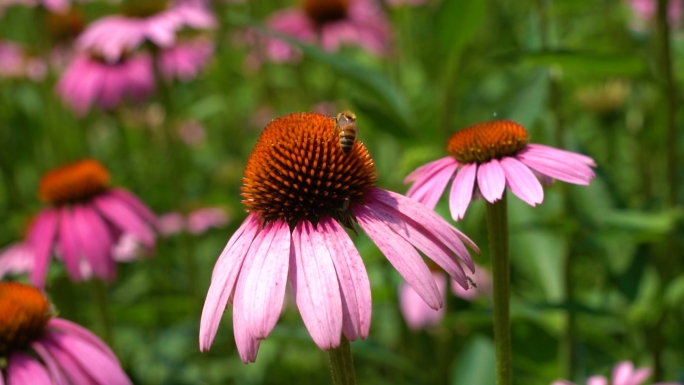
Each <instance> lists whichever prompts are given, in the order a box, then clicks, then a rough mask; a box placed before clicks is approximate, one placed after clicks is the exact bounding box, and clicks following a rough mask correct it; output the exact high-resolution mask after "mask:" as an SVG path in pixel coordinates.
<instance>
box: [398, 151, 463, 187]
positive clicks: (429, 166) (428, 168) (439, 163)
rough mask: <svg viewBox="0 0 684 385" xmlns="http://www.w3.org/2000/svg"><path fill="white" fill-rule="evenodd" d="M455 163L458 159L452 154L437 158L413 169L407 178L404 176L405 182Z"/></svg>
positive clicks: (421, 177)
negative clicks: (451, 155)
mask: <svg viewBox="0 0 684 385" xmlns="http://www.w3.org/2000/svg"><path fill="white" fill-rule="evenodd" d="M454 163H456V160H454V158H452V157H450V156H447V157H445V158H441V159H437V160H435V161H432V162H429V163H425V164H424V165H422V166H420V167H418V168H417V169H415V170H413V171H412V172H411V173H410V174H408V175H407V176H406V178H404V184H407V183H411V182H415V181H418V180H421V179H423V178H425V175H426V174H430V173H432V171H433V170H434V169H441V168H443V167H445V166H446V165H449V164H454Z"/></svg>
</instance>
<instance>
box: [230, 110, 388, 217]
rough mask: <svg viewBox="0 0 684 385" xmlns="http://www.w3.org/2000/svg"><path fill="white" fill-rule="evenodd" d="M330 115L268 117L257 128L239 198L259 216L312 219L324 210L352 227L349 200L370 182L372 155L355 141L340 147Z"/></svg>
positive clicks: (357, 198)
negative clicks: (344, 149)
mask: <svg viewBox="0 0 684 385" xmlns="http://www.w3.org/2000/svg"><path fill="white" fill-rule="evenodd" d="M335 125H336V124H335V119H334V118H332V117H330V116H327V115H323V114H318V113H295V114H290V115H286V116H283V117H280V118H277V119H275V120H273V121H272V122H271V123H269V124H268V125H267V126H266V128H264V131H263V132H262V133H261V136H260V137H259V140H258V141H257V143H256V145H255V146H254V149H253V150H252V153H251V154H250V156H249V159H248V160H247V166H246V167H245V172H244V177H243V178H242V181H243V187H242V197H243V198H244V200H243V201H242V203H243V204H244V205H245V206H247V211H248V212H250V213H258V214H259V215H260V216H261V217H262V218H263V220H265V221H271V220H276V219H280V218H282V219H284V220H286V221H287V222H288V224H289V225H290V226H291V227H292V226H294V225H295V224H297V222H299V221H300V220H309V221H310V222H311V223H313V224H316V223H317V222H318V220H319V219H320V217H321V216H324V215H328V216H330V217H333V218H335V219H337V220H338V221H339V222H340V223H341V224H342V225H345V226H347V227H349V228H352V229H353V221H352V219H353V213H352V212H351V210H350V205H352V204H355V203H362V202H363V196H364V194H365V192H366V190H367V189H368V188H369V187H371V186H372V185H374V184H375V181H376V178H377V172H376V170H375V165H374V163H373V159H371V157H370V155H369V154H368V150H367V149H366V147H365V146H364V145H363V143H361V142H359V141H358V140H357V141H356V142H355V143H354V145H353V147H352V149H351V151H350V152H349V153H348V154H345V153H344V152H342V149H341V148H340V142H339V135H338V133H337V131H336V128H335Z"/></svg>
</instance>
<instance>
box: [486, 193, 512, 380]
mask: <svg viewBox="0 0 684 385" xmlns="http://www.w3.org/2000/svg"><path fill="white" fill-rule="evenodd" d="M506 211H507V208H506V194H505V193H504V195H503V197H502V198H501V200H499V201H497V202H495V203H487V232H488V233H489V253H490V255H491V257H490V258H491V261H492V278H493V284H494V345H495V347H496V384H497V385H510V384H511V379H512V375H511V372H512V365H511V320H510V314H509V313H510V311H509V307H510V304H509V301H510V296H511V295H510V294H511V289H510V263H509V257H508V215H507V212H506Z"/></svg>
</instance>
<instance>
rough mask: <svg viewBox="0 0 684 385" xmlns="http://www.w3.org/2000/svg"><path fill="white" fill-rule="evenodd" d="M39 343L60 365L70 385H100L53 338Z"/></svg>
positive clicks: (44, 339)
mask: <svg viewBox="0 0 684 385" xmlns="http://www.w3.org/2000/svg"><path fill="white" fill-rule="evenodd" d="M39 343H40V344H41V345H42V346H43V347H44V348H45V351H46V352H47V353H48V354H49V355H50V356H51V357H52V358H53V359H54V361H55V362H56V363H57V364H58V365H59V367H60V368H61V370H62V373H63V374H64V376H65V377H66V378H67V379H68V380H69V381H68V383H69V384H73V385H93V384H95V385H99V383H98V382H96V381H95V379H94V378H92V377H91V376H90V375H89V374H88V372H87V371H86V370H85V368H83V367H82V366H81V365H80V364H79V363H78V362H77V361H76V359H75V358H74V357H73V356H72V355H71V354H69V352H67V351H65V349H64V347H63V346H60V345H59V344H58V343H57V342H56V341H54V340H53V339H52V338H43V339H41V340H40V341H39ZM103 385H104V384H103Z"/></svg>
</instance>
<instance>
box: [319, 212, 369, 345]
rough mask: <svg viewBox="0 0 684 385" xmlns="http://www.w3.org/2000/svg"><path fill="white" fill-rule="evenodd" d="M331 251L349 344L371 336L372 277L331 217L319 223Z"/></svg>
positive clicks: (343, 328)
mask: <svg viewBox="0 0 684 385" xmlns="http://www.w3.org/2000/svg"><path fill="white" fill-rule="evenodd" d="M318 231H319V232H320V233H321V235H322V236H323V239H324V240H325V243H326V246H327V247H328V250H329V251H330V256H331V257H332V261H333V264H334V265H335V272H336V273H337V279H338V280H339V282H340V291H341V293H342V312H343V315H344V319H343V322H342V331H343V332H344V335H345V336H346V337H347V339H348V340H349V341H354V340H356V339H357V338H358V337H361V338H362V339H365V338H366V337H367V336H368V330H369V328H370V321H371V311H372V306H371V289H370V281H369V280H368V273H367V272H366V267H365V266H364V264H363V260H362V259H361V255H359V252H358V250H357V249H356V246H354V243H353V242H352V240H351V239H350V238H349V235H347V233H346V232H345V231H344V229H342V227H341V226H340V225H339V224H338V223H337V221H335V220H332V219H330V218H328V217H325V218H323V219H321V221H320V222H319V223H318Z"/></svg>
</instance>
